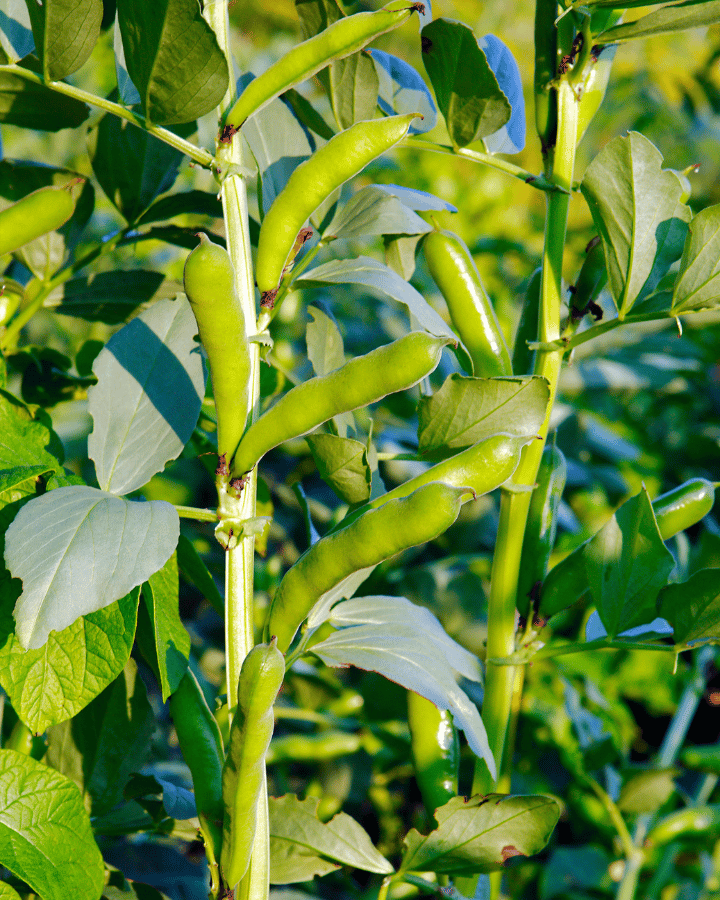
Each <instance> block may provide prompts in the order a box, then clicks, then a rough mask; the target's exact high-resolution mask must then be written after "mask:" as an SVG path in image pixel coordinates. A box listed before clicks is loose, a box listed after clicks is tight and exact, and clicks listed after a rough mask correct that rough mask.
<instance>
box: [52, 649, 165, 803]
mask: <svg viewBox="0 0 720 900" xmlns="http://www.w3.org/2000/svg"><path fill="white" fill-rule="evenodd" d="M154 729H155V714H154V713H153V710H152V707H151V706H150V703H149V701H148V699H147V693H146V691H145V685H144V684H143V681H142V679H141V678H140V676H139V675H138V671H137V666H136V665H135V663H134V662H133V661H132V660H129V661H128V664H127V665H126V667H125V669H124V671H123V672H122V673H121V674H120V677H119V678H116V679H115V681H113V683H112V684H111V685H110V686H109V687H107V688H106V689H105V690H104V691H103V692H102V693H101V694H100V695H99V696H98V697H96V698H95V699H94V700H93V701H92V703H90V704H89V705H88V706H86V707H85V709H83V710H82V711H81V712H80V713H78V715H76V716H75V717H74V718H72V719H70V720H68V721H66V722H63V723H62V724H59V725H55V726H53V727H52V728H51V729H50V730H49V732H48V750H47V753H46V754H45V756H44V758H43V761H44V762H45V763H46V764H47V765H48V766H51V767H52V768H53V769H56V770H57V771H58V772H62V774H63V775H66V776H67V777H68V778H70V779H72V780H73V781H74V782H75V783H76V784H77V786H78V787H79V788H80V790H81V792H82V793H83V794H85V795H87V796H88V797H89V798H90V799H91V801H92V814H93V815H94V816H101V815H104V814H105V813H107V812H109V811H110V810H111V809H112V808H113V807H114V806H116V805H117V804H118V803H121V802H122V800H123V789H124V787H125V785H126V784H127V782H128V779H129V778H130V774H131V773H132V772H137V771H139V770H140V769H141V768H142V767H143V765H144V764H145V762H146V761H147V757H148V755H149V753H150V738H151V736H152V733H153V731H154Z"/></svg>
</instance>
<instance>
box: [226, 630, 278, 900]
mask: <svg viewBox="0 0 720 900" xmlns="http://www.w3.org/2000/svg"><path fill="white" fill-rule="evenodd" d="M284 677H285V658H284V657H283V655H282V653H280V651H279V650H278V649H277V646H276V645H275V641H271V642H270V644H258V645H257V646H256V647H253V649H252V650H251V651H250V652H249V653H248V655H247V656H246V657H245V660H244V661H243V664H242V669H241V670H240V680H239V682H238V705H237V710H236V711H235V717H234V718H233V722H232V725H231V727H230V740H229V747H228V754H227V758H226V760H225V765H224V767H223V772H222V798H223V804H224V808H225V816H224V819H223V844H222V855H221V857H220V869H221V871H222V877H223V880H224V882H225V883H226V884H227V886H228V889H229V890H233V889H234V888H235V886H236V885H237V884H238V882H239V881H240V880H241V878H242V877H243V876H244V875H245V873H246V872H247V869H248V866H249V865H250V856H251V854H252V848H253V840H254V838H255V826H256V824H257V809H258V803H259V801H260V795H261V792H262V787H263V784H264V779H265V754H266V753H267V749H268V747H269V746H270V739H271V738H272V733H273V727H274V723H275V720H274V716H273V704H274V703H275V698H276V697H277V695H278V691H279V690H280V687H281V686H282V683H283V679H284Z"/></svg>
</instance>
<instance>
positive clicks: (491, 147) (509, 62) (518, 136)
mask: <svg viewBox="0 0 720 900" xmlns="http://www.w3.org/2000/svg"><path fill="white" fill-rule="evenodd" d="M478 44H479V45H480V49H481V50H482V51H483V53H484V54H485V56H486V57H487V61H488V63H489V65H490V68H491V69H492V70H493V72H494V74H495V77H496V78H497V81H498V85H499V86H500V90H501V91H502V92H503V93H504V94H505V96H506V97H507V98H508V102H509V103H510V108H511V110H512V112H511V113H510V119H509V120H508V121H507V122H506V123H505V124H504V125H503V126H502V127H501V128H499V129H498V130H497V131H495V132H493V133H492V134H489V135H487V136H485V137H483V143H484V144H485V149H486V150H487V151H488V153H519V152H520V151H521V150H522V149H523V148H524V146H525V99H524V97H523V86H522V78H521V76H520V69H519V67H518V64H517V62H516V60H515V57H514V56H513V55H512V53H511V52H510V49H509V48H508V47H507V46H506V45H505V44H504V43H503V42H502V41H501V40H500V39H499V38H497V37H495V35H494V34H486V35H485V36H484V37H481V38H480V40H479V41H478Z"/></svg>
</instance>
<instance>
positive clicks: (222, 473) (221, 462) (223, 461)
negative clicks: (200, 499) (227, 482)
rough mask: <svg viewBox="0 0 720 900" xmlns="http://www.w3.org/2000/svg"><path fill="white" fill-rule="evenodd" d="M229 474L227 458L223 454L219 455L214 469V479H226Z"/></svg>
mask: <svg viewBox="0 0 720 900" xmlns="http://www.w3.org/2000/svg"><path fill="white" fill-rule="evenodd" d="M229 474H230V469H229V468H228V464H227V458H226V456H225V454H224V453H221V454H220V456H219V457H218V464H217V468H216V469H215V477H216V478H227V477H228V475H229Z"/></svg>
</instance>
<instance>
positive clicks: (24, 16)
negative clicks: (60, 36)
mask: <svg viewBox="0 0 720 900" xmlns="http://www.w3.org/2000/svg"><path fill="white" fill-rule="evenodd" d="M0 48H2V50H3V51H4V52H5V55H6V56H7V57H9V59H10V60H12V61H13V62H15V61H16V60H19V59H22V58H23V56H27V55H28V54H29V53H32V52H33V50H34V49H35V38H34V37H33V33H32V23H31V22H30V13H29V12H28V8H27V4H26V3H25V0H5V3H4V4H3V8H2V9H0Z"/></svg>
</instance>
